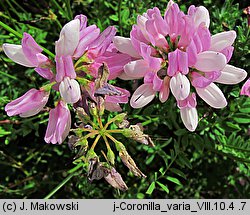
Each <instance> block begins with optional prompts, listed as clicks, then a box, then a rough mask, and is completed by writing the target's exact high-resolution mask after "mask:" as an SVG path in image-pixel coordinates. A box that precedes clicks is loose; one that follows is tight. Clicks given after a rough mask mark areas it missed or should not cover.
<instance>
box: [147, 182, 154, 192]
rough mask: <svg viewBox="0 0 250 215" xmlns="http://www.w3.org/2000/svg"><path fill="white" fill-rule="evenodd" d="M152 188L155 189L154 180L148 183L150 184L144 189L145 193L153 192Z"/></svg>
mask: <svg viewBox="0 0 250 215" xmlns="http://www.w3.org/2000/svg"><path fill="white" fill-rule="evenodd" d="M154 189H155V182H154V181H153V182H152V183H151V184H150V186H149V187H148V189H147V191H146V194H149V195H151V194H152V193H153V191H154Z"/></svg>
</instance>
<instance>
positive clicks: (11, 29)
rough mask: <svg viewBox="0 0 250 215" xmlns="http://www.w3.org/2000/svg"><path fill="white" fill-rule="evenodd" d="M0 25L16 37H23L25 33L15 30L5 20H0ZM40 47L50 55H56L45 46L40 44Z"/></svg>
mask: <svg viewBox="0 0 250 215" xmlns="http://www.w3.org/2000/svg"><path fill="white" fill-rule="evenodd" d="M0 26H2V27H3V28H4V29H5V30H6V31H8V32H10V33H12V34H14V35H15V36H16V37H19V38H21V39H22V38H23V35H22V34H20V33H19V32H17V31H15V30H14V29H13V28H11V27H9V26H8V25H6V24H4V23H3V22H1V21H0ZM40 47H41V48H42V49H43V51H44V52H45V53H47V54H48V55H49V56H51V57H52V58H54V57H55V55H54V54H53V53H52V52H50V51H49V50H48V49H46V48H44V47H43V46H41V45H40Z"/></svg>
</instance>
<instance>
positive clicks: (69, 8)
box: [66, 0, 73, 19]
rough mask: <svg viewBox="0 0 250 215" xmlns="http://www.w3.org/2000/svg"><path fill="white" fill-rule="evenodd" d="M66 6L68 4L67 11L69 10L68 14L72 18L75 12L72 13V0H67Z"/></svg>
mask: <svg viewBox="0 0 250 215" xmlns="http://www.w3.org/2000/svg"><path fill="white" fill-rule="evenodd" d="M66 6H67V11H68V16H69V18H70V19H73V14H72V10H71V7H70V0H67V1H66Z"/></svg>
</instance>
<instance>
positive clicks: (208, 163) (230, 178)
mask: <svg viewBox="0 0 250 215" xmlns="http://www.w3.org/2000/svg"><path fill="white" fill-rule="evenodd" d="M177 2H178V3H179V5H180V7H181V9H182V10H183V11H187V8H188V7H189V6H190V5H192V4H194V5H196V6H198V5H204V6H205V7H207V8H208V9H209V11H210V16H211V27H210V30H211V33H213V34H215V33H217V32H220V31H225V30H235V31H236V32H237V34H238V36H237V39H236V42H235V52H234V55H233V58H232V60H231V62H230V64H233V65H235V66H238V67H241V68H244V69H245V70H246V71H248V72H249V71H250V68H249V66H250V58H249V56H250V51H249V50H250V42H249V41H250V39H249V37H250V35H249V27H248V25H247V16H246V15H245V14H244V13H243V10H244V8H246V7H247V6H249V5H248V4H249V1H247V0H245V1H244V0H243V1H233V0H226V1H218V0H213V1H212V0H203V1H196V0H188V1H180V0H179V1H177ZM154 6H157V7H159V8H160V10H161V11H162V13H164V11H165V8H166V6H167V1H166V0H158V1H152V0H143V1H141V0H74V1H73V0H71V1H70V0H50V1H45V0H40V1H36V0H23V1H17V0H1V1H0V21H1V22H3V23H5V24H7V25H9V26H10V27H11V28H13V29H15V30H16V31H18V32H19V33H21V34H22V33H23V32H28V33H30V34H31V35H32V36H34V38H35V40H36V41H37V42H38V43H39V44H40V45H42V46H44V47H46V48H47V49H49V50H50V51H51V52H53V53H54V41H56V40H57V39H58V37H59V32H60V29H61V27H62V26H63V25H64V24H65V23H66V22H68V21H69V20H71V19H72V18H73V17H74V16H75V15H77V14H84V15H87V16H88V20H89V23H90V24H93V23H96V24H97V25H98V27H99V28H101V30H103V29H105V28H106V27H107V26H109V25H114V26H116V27H117V29H118V35H122V36H129V32H130V29H131V26H132V24H134V23H135V21H136V17H137V15H138V14H142V13H144V12H145V11H146V9H149V8H152V7H154ZM2 43H15V44H20V38H17V37H16V36H15V35H13V34H12V33H9V32H7V31H6V30H4V29H3V28H1V27H0V44H2ZM118 82H119V83H117V84H120V85H121V86H123V87H125V88H127V89H128V90H130V91H131V92H132V91H133V90H134V88H135V86H136V85H137V84H138V83H136V82H123V81H119V80H118ZM42 84H43V80H42V78H40V77H39V76H38V75H37V74H36V73H35V72H34V70H33V69H27V68H25V67H22V66H19V65H17V64H15V63H13V62H11V60H9V59H8V58H7V57H6V56H5V55H4V53H3V52H2V49H1V46H0V172H1V174H0V197H1V198H44V197H45V196H46V195H47V194H48V193H50V192H51V191H52V190H53V189H54V188H55V187H56V186H57V185H60V184H61V185H62V187H61V189H60V190H58V192H56V193H55V194H54V195H53V196H52V198H249V197H250V184H249V182H250V140H249V136H250V98H247V97H244V96H239V91H240V87H241V86H242V83H241V84H239V85H235V86H225V85H221V86H220V87H221V88H222V90H223V92H224V93H225V96H226V98H227V99H228V106H227V108H224V109H223V110H215V109H212V108H211V107H209V106H208V105H206V104H205V103H204V102H203V101H201V99H198V112H199V118H200V122H199V125H198V128H197V130H196V131H195V132H193V133H190V132H188V131H187V130H186V129H185V128H184V125H183V124H182V122H181V119H180V115H179V113H178V110H177V108H176V103H175V101H174V99H173V98H171V99H169V100H168V101H167V102H166V103H164V104H161V103H160V102H159V101H158V99H155V100H154V101H153V102H151V103H150V104H149V105H148V106H146V107H145V108H143V109H140V110H132V109H131V108H130V107H129V106H128V105H125V106H124V110H125V111H127V112H128V116H129V120H130V121H131V122H133V123H142V125H143V126H144V127H145V133H147V134H149V135H150V136H151V138H152V139H153V140H154V142H155V145H156V146H155V147H154V148H150V147H147V146H143V145H140V144H138V143H136V142H133V141H131V142H128V141H127V140H126V139H124V140H123V142H124V144H125V145H126V147H127V148H128V151H129V152H130V154H131V156H132V157H133V158H134V160H135V161H136V163H137V164H138V167H139V168H140V169H141V170H142V172H144V173H145V174H146V175H147V178H146V179H139V178H136V177H134V176H132V174H131V173H130V172H129V171H128V169H126V167H124V166H123V165H122V163H121V161H120V160H119V159H117V162H116V169H117V170H118V171H119V172H120V173H121V175H122V176H123V178H124V180H125V182H126V183H127V185H128V186H129V190H128V191H127V192H120V193H119V192H117V190H114V189H112V188H111V186H107V183H106V182H105V181H104V180H101V181H94V182H92V183H91V184H90V183H88V181H87V178H86V171H85V170H84V169H83V170H80V171H79V172H77V174H76V175H75V176H74V177H72V178H71V179H70V180H69V181H68V182H67V183H65V184H64V183H61V182H62V181H63V180H64V179H65V178H66V177H67V175H68V174H69V172H68V171H69V170H70V169H72V168H73V167H74V165H73V164H72V160H73V157H74V155H75V154H74V153H73V152H71V151H70V149H69V148H68V146H67V144H66V142H65V144H62V145H59V146H58V145H48V144H46V143H45V142H44V140H43V137H44V134H45V129H46V125H47V120H48V112H47V111H46V110H45V111H44V112H42V113H40V114H39V115H37V116H34V117H31V118H27V119H25V118H24V119H23V118H20V117H11V118H10V117H7V116H6V113H5V112H4V106H5V105H6V104H7V103H8V102H9V101H10V100H12V99H15V98H17V97H18V96H20V95H22V94H24V93H25V92H26V91H27V90H28V89H29V88H32V87H36V88H38V87H40V86H42ZM48 106H49V107H52V106H53V101H52V99H51V101H49V103H48ZM72 115H73V113H72ZM107 115H110V116H112V115H114V114H113V113H107Z"/></svg>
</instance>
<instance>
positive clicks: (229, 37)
mask: <svg viewBox="0 0 250 215" xmlns="http://www.w3.org/2000/svg"><path fill="white" fill-rule="evenodd" d="M235 38H236V32H235V31H226V32H221V33H218V34H215V35H213V36H212V38H211V46H210V48H209V50H211V51H215V52H219V51H222V50H223V49H224V48H226V47H228V46H231V45H232V44H233V43H234V40H235Z"/></svg>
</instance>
